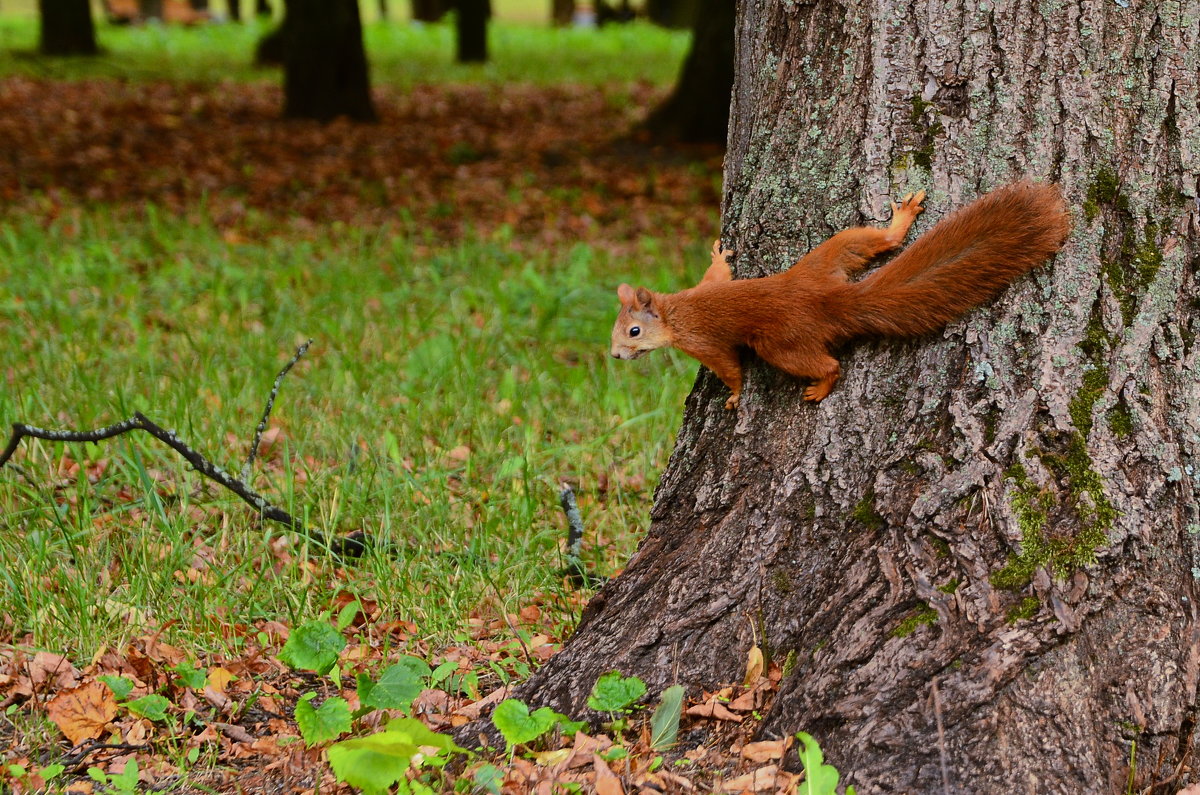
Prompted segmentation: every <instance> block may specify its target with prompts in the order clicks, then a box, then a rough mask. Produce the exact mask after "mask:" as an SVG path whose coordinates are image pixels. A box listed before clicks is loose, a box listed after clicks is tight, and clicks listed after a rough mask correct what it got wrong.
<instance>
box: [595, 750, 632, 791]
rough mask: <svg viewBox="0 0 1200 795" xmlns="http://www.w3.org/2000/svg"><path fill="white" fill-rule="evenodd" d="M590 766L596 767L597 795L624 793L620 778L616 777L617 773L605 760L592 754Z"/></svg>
mask: <svg viewBox="0 0 1200 795" xmlns="http://www.w3.org/2000/svg"><path fill="white" fill-rule="evenodd" d="M592 766H593V767H594V768H595V769H596V793H597V795H625V788H624V787H622V786H621V779H619V778H617V774H616V773H614V772H612V768H610V767H609V766H608V763H607V762H605V761H604V760H603V759H601V758H600V757H599V756H598V755H595V754H593V755H592Z"/></svg>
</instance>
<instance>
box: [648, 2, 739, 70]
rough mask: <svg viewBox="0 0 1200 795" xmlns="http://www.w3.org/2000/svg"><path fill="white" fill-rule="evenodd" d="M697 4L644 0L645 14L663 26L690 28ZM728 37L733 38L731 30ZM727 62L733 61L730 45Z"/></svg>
mask: <svg viewBox="0 0 1200 795" xmlns="http://www.w3.org/2000/svg"><path fill="white" fill-rule="evenodd" d="M697 5H699V3H698V0H646V16H647V18H649V20H650V21H651V22H653V23H654V24H655V25H662V26H663V27H664V28H690V27H694V26H695V24H696V13H697ZM729 38H730V41H732V40H733V34H732V32H731V33H730V35H729ZM729 62H730V63H731V64H732V63H733V49H732V47H731V48H730V51H729Z"/></svg>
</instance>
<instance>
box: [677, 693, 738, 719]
mask: <svg viewBox="0 0 1200 795" xmlns="http://www.w3.org/2000/svg"><path fill="white" fill-rule="evenodd" d="M687 714H688V715H692V716H693V717H697V718H715V719H717V720H731V721H733V722H734V723H741V722H742V716H741V715H735V714H734V713H732V712H730V711H729V710H728V709H726V707H725V705H724V704H722V703H721V702H720V701H717V700H716V699H715V698H713V699H709V700H708V701H706V702H704V703H703V704H697V705H696V706H694V707H689V708H688V711H687Z"/></svg>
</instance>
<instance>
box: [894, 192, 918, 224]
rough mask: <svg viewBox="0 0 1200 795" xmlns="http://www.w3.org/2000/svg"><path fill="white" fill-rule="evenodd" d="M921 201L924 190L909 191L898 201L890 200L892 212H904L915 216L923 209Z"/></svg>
mask: <svg viewBox="0 0 1200 795" xmlns="http://www.w3.org/2000/svg"><path fill="white" fill-rule="evenodd" d="M923 201H925V191H923V190H919V191H917V192H916V193H910V194H908V195H907V196H905V197H904V198H903V199H901V200H900V201H899V202H898V203H897V202H892V213H893V214H898V213H906V214H908V215H911V216H913V217H914V218H915V217H916V216H918V215H920V214H921V213H923V212H924V211H925V208H924V207H923V206H922V205H921V202H923Z"/></svg>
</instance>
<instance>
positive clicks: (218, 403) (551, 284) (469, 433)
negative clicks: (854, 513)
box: [0, 210, 703, 662]
mask: <svg viewBox="0 0 1200 795" xmlns="http://www.w3.org/2000/svg"><path fill="white" fill-rule="evenodd" d="M657 245H658V242H657V241H648V242H647V244H646V246H647V249H646V250H647V256H644V257H639V258H637V259H639V260H640V261H641V264H640V265H639V268H641V270H640V272H638V273H636V274H635V273H629V272H624V271H622V270H620V266H618V265H617V264H616V263H614V262H612V261H610V258H609V257H608V255H607V254H604V253H602V252H600V251H597V250H594V249H591V248H587V247H583V246H579V247H575V248H571V249H569V250H564V251H559V252H546V253H537V254H522V253H518V252H517V251H516V250H515V249H514V247H513V245H511V243H510V241H508V240H506V239H504V237H503V235H501V236H500V237H499V238H497V239H493V240H481V241H475V242H471V243H464V244H461V245H457V246H453V247H445V246H438V245H434V244H431V243H430V242H429V241H421V240H413V239H406V238H404V237H400V236H395V235H382V234H380V235H377V234H373V233H371V232H370V231H364V230H361V229H354V228H349V227H345V226H341V225H335V226H334V227H333V228H332V229H329V230H328V231H327V232H321V233H318V234H312V235H310V236H308V237H307V238H306V237H303V236H299V235H297V234H296V233H295V232H289V233H286V234H284V233H282V232H281V234H279V235H275V234H271V233H269V232H266V231H264V232H263V234H262V235H261V238H260V239H259V240H257V241H255V242H227V241H226V240H224V239H223V238H222V236H221V234H220V233H219V232H218V231H217V230H215V229H213V228H212V227H210V226H208V225H207V224H205V223H203V222H199V223H198V222H195V221H194V220H192V221H189V220H188V219H183V218H176V217H170V216H165V215H159V214H157V213H155V212H154V211H153V210H149V211H147V214H146V216H145V218H144V219H141V220H130V219H124V220H122V219H119V218H117V217H115V216H114V215H112V214H110V213H108V212H105V211H103V210H87V211H83V212H76V213H67V214H66V215H65V216H64V217H63V218H61V219H59V220H57V221H55V222H53V223H50V224H46V225H43V224H41V223H37V222H34V221H22V220H11V221H8V222H5V223H3V224H0V285H2V286H3V287H2V288H0V379H2V382H0V423H4V424H7V423H10V422H15V421H22V422H28V423H32V424H37V425H41V426H51V427H62V426H70V427H73V428H88V427H95V426H100V425H103V424H106V423H110V422H113V421H115V420H119V419H122V418H124V417H127V416H128V415H129V414H130V413H131V412H133V411H135V410H141V411H143V412H145V413H146V414H147V415H148V416H150V417H151V418H152V419H154V420H156V421H158V422H159V423H161V424H163V425H165V426H167V427H170V428H174V429H176V430H177V431H178V432H179V433H180V434H181V435H182V436H183V437H184V438H185V439H186V440H188V441H189V442H191V443H192V444H193V445H194V446H195V447H197V448H198V449H200V450H202V451H205V452H206V453H207V454H209V455H210V457H212V458H213V459H214V460H215V461H216V462H217V463H219V464H222V465H224V466H226V467H228V468H231V469H233V470H234V471H236V470H237V469H238V468H239V467H240V462H241V460H242V459H243V458H244V456H245V453H246V446H247V443H248V439H249V437H250V434H251V431H252V429H253V426H254V424H255V422H256V421H257V418H258V415H259V413H260V412H261V410H262V404H263V401H264V400H265V398H266V395H267V392H268V391H269V388H270V384H271V381H272V379H273V378H274V375H275V373H276V372H277V370H278V369H279V367H280V366H281V365H282V364H283V363H284V362H285V361H286V360H287V359H288V357H289V356H290V355H291V353H292V351H293V350H294V348H295V345H296V344H297V342H298V341H300V340H302V339H303V338H305V337H309V336H311V337H313V338H314V339H315V343H314V345H313V348H312V350H311V352H310V353H309V355H308V356H307V357H306V358H305V359H304V360H302V362H301V363H300V365H299V366H297V368H296V369H295V370H293V372H292V374H291V375H289V376H288V378H287V380H286V381H285V383H284V386H283V389H282V392H281V394H280V397H279V400H278V402H277V404H276V408H275V413H274V415H273V418H274V422H275V423H276V424H278V425H280V426H281V427H282V428H283V429H284V432H285V442H284V443H283V445H282V446H281V449H279V450H277V452H276V454H275V455H274V456H273V457H270V458H269V459H268V460H267V461H266V462H264V463H263V464H262V465H261V466H259V467H257V470H256V476H255V478H254V482H255V485H256V486H257V487H258V488H260V489H261V490H262V491H264V492H265V493H267V494H268V495H270V496H272V497H273V498H275V499H276V500H277V501H278V502H279V503H280V504H281V505H283V506H284V507H286V508H287V509H288V510H290V511H292V512H293V513H295V514H299V515H303V516H305V517H307V518H308V521H309V522H310V523H312V524H313V525H316V526H319V527H321V528H323V529H326V530H334V531H340V532H345V531H349V530H353V529H364V530H366V531H367V532H369V533H370V534H371V535H372V536H374V537H375V538H377V539H379V540H382V541H385V542H387V543H389V544H391V545H393V547H394V548H393V550H392V551H391V553H389V554H376V555H370V556H368V557H367V558H366V559H364V560H363V561H361V562H360V563H358V564H356V565H352V566H344V567H342V566H338V565H337V564H336V562H335V561H332V560H330V559H329V558H328V556H327V555H326V554H325V553H324V552H323V551H322V550H320V549H316V548H313V547H311V546H307V547H306V546H305V545H304V544H303V542H302V541H300V542H297V544H296V545H294V546H292V547H290V548H289V549H288V550H287V554H283V553H279V552H275V553H273V552H272V548H271V543H272V540H273V539H277V537H278V536H280V535H281V534H282V533H283V529H282V528H280V527H279V526H275V525H271V524H269V523H268V524H264V525H260V524H259V523H258V522H257V521H256V520H255V519H254V517H253V516H252V515H251V513H250V511H249V510H248V509H247V508H246V507H245V506H244V505H243V504H242V503H240V502H239V501H238V500H237V499H236V498H234V497H233V496H232V495H231V494H229V493H227V492H225V491H224V490H223V489H220V488H219V487H216V486H213V485H211V484H208V483H207V481H205V480H204V479H203V478H202V477H200V476H199V475H197V474H196V473H194V472H190V471H188V470H187V468H186V466H185V465H184V464H183V463H182V462H181V461H180V459H179V458H178V457H177V456H176V455H175V454H174V453H172V452H171V451H169V450H167V449H165V448H164V447H163V446H162V445H160V444H159V443H158V442H156V441H155V440H153V439H151V438H150V437H149V436H146V435H143V434H132V435H127V436H124V437H120V438H118V439H114V440H112V441H108V442H104V443H101V444H100V445H86V446H85V445H62V444H51V443H44V442H33V441H32V440H27V441H26V442H24V443H23V445H25V446H24V447H23V452H22V453H21V454H20V460H19V462H18V463H19V464H20V468H21V470H22V471H23V473H24V476H19V474H18V472H17V471H15V470H14V469H12V468H6V469H5V470H0V560H2V562H3V565H2V566H0V618H2V620H3V626H4V630H3V631H4V633H5V634H6V635H8V636H9V637H11V638H14V639H17V640H18V641H21V642H24V641H25V640H28V641H29V642H31V643H32V645H33V646H35V647H38V648H47V649H53V650H57V651H60V652H65V653H68V654H70V656H71V657H72V658H74V659H75V660H77V661H80V662H86V661H87V660H88V659H90V656H91V655H92V654H94V653H95V652H96V650H97V649H99V648H100V647H101V646H103V645H105V644H107V645H108V646H109V648H121V647H122V643H123V641H124V640H125V639H127V638H129V637H131V636H135V635H137V634H141V633H145V632H148V631H153V629H154V628H156V627H163V626H166V627H167V630H166V633H165V635H164V639H165V640H168V642H172V643H175V644H177V645H180V646H182V647H184V648H186V649H188V650H189V651H190V652H192V653H196V654H203V653H205V652H206V651H209V650H218V649H220V650H230V649H229V646H230V645H231V644H232V645H234V646H236V643H237V641H236V640H231V639H230V638H228V637H226V636H225V634H224V633H223V631H222V625H228V626H233V625H246V624H250V623H251V622H253V621H255V620H257V619H270V620H278V621H282V622H284V623H286V624H288V625H291V626H295V625H296V623H298V622H299V621H301V620H302V619H304V618H306V617H310V616H313V615H316V614H317V613H319V612H320V611H322V610H326V609H329V608H330V607H331V606H332V600H333V596H334V594H335V592H336V591H337V590H339V589H345V590H348V591H350V592H352V593H354V594H356V595H358V596H360V597H366V598H372V599H376V600H378V602H379V605H380V607H381V608H382V609H383V610H384V611H385V613H386V614H387V615H389V616H394V617H395V618H398V619H407V620H411V621H413V622H415V623H416V624H417V626H418V628H419V632H418V635H419V637H420V638H421V639H423V640H425V641H427V642H428V643H429V644H430V646H431V647H436V646H437V645H438V644H441V643H448V642H451V641H452V640H453V639H454V638H456V637H459V638H461V637H462V636H463V634H462V633H464V631H465V630H466V626H467V618H468V617H469V616H470V615H472V613H473V612H477V613H478V614H480V615H482V616H484V617H488V616H491V617H495V616H496V615H497V614H498V613H499V611H501V610H503V611H504V612H515V611H516V610H517V609H518V608H520V607H521V606H523V605H525V604H528V603H530V602H532V601H535V600H540V601H541V602H542V604H543V610H544V611H547V614H548V618H550V620H555V618H557V619H558V620H567V621H569V620H570V614H571V612H572V610H574V609H575V608H573V607H570V606H569V605H567V602H566V594H565V593H564V591H563V585H562V581H561V578H560V577H559V576H557V575H556V573H555V570H556V569H558V568H559V567H560V566H561V561H560V554H559V548H560V541H561V539H562V537H563V535H564V531H563V526H564V521H563V518H562V516H561V514H560V511H559V508H558V506H557V499H556V492H557V485H558V483H559V482H560V481H561V480H562V479H564V478H568V479H572V480H573V481H575V482H576V483H577V484H578V487H577V491H578V493H579V495H580V504H581V508H582V511H583V516H584V521H585V523H586V525H587V528H588V535H587V538H586V545H585V546H586V554H585V558H586V560H587V561H588V562H589V563H590V564H591V565H594V566H595V567H596V568H597V569H598V570H599V572H600V573H610V572H611V571H612V570H613V569H614V568H616V567H618V566H620V565H623V563H624V561H625V560H626V559H627V557H628V555H629V554H630V552H631V551H632V549H633V547H634V545H635V543H636V542H637V540H638V539H639V538H640V535H641V533H642V531H643V530H644V526H645V523H646V521H647V517H648V508H649V504H650V499H651V490H652V488H653V485H654V484H655V483H656V481H657V478H658V474H659V472H660V470H661V468H662V467H663V466H664V465H665V462H666V457H667V455H668V453H669V451H670V448H671V446H672V441H673V436H674V432H675V430H676V427H675V426H676V423H677V422H678V420H679V417H680V415H681V404H682V401H683V398H684V396H685V394H686V391H687V389H688V388H689V386H690V383H691V380H692V378H693V374H694V372H695V365H694V363H692V362H691V361H690V360H688V359H686V358H683V357H680V356H676V355H674V354H667V355H659V356H655V357H650V358H649V359H648V360H643V361H639V362H637V363H628V362H615V361H613V360H612V359H610V358H609V357H608V356H607V341H608V332H609V328H610V325H611V322H612V314H613V311H614V309H615V305H616V302H615V298H614V296H613V294H612V286H613V285H615V284H616V283H617V282H618V281H620V280H622V279H633V278H637V279H639V280H641V281H645V282H646V283H650V284H655V285H657V286H660V287H663V288H668V287H675V286H679V285H680V284H681V283H682V282H683V281H685V280H686V278H687V277H686V276H685V275H684V272H685V267H684V265H683V263H682V262H680V261H678V259H676V258H673V257H671V256H667V257H665V258H664V256H663V255H662V254H661V253H658V254H654V256H651V255H652V254H653V253H654V252H656V251H658V249H657V248H656V246H657ZM689 253H690V254H691V255H692V256H691V261H692V262H693V263H694V262H697V261H700V262H702V261H703V253H702V252H701V251H700V250H699V247H697V249H696V251H694V252H689ZM647 261H657V262H658V263H659V264H658V265H655V266H650V267H649V268H647V266H646V265H645V263H646V262H647ZM687 270H689V271H691V270H695V269H694V268H687ZM693 275H694V274H693ZM462 448H469V454H464V450H463V449H462ZM456 451H457V452H456ZM70 461H75V462H78V463H80V464H82V465H83V469H82V470H80V471H79V472H78V473H72V472H71V471H70V467H69V462H70ZM102 461H103V462H106V468H104V469H103V470H100V469H99V468H98V464H99V462H102ZM89 468H90V469H91V472H92V474H93V478H92V479H91V480H94V481H95V482H89V478H88V477H86V476H85V475H86V473H87V472H88V470H89ZM313 562H315V565H313ZM172 622H177V623H172Z"/></svg>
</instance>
